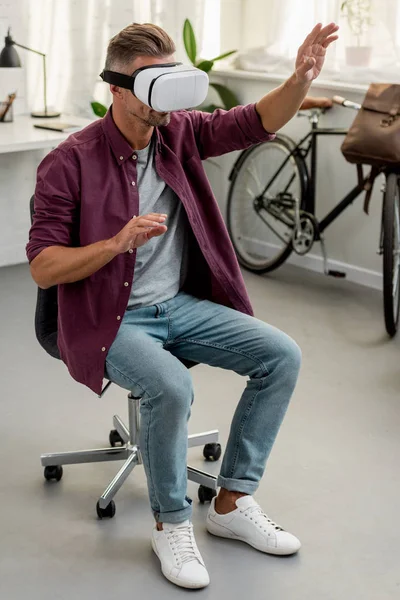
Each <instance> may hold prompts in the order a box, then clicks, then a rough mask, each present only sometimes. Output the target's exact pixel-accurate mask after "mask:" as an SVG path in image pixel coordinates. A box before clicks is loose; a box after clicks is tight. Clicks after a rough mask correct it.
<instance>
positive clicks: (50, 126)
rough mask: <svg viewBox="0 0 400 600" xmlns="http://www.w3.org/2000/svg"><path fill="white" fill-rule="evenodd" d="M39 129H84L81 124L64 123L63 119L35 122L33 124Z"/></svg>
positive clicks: (64, 131) (64, 130) (67, 131)
mask: <svg viewBox="0 0 400 600" xmlns="http://www.w3.org/2000/svg"><path fill="white" fill-rule="evenodd" d="M33 126H34V127H36V128H37V129H50V130H51V131H61V133H72V132H73V131H78V130H79V129H82V126H81V125H74V124H73V123H62V122H61V121H53V122H51V123H35V124H34V125H33Z"/></svg>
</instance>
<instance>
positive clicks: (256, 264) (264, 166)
mask: <svg viewBox="0 0 400 600" xmlns="http://www.w3.org/2000/svg"><path fill="white" fill-rule="evenodd" d="M291 145H293V147H294V143H293V142H292V141H291V140H288V141H286V140H285V139H283V138H282V137H280V136H277V137H276V138H275V139H274V140H273V141H271V142H265V143H262V144H259V145H257V146H254V147H253V148H250V149H249V150H246V151H245V152H244V153H243V154H242V155H240V157H239V160H238V161H237V163H236V165H235V168H234V175H233V177H232V181H231V185H230V188H229V194H228V206H227V225H228V231H229V234H230V237H231V240H232V243H233V246H234V249H235V251H236V255H237V257H238V260H239V263H240V264H241V265H242V266H243V267H245V268H246V269H249V270H250V271H253V272H255V273H266V272H268V271H272V270H273V269H276V268H277V267H279V266H280V265H281V264H282V263H283V262H284V261H285V260H286V259H287V258H288V257H289V255H290V254H291V252H292V246H291V238H292V235H293V224H294V214H295V213H294V210H293V207H294V206H295V200H294V199H295V198H297V199H298V201H299V208H300V209H304V204H305V186H306V182H307V169H306V165H305V162H304V159H303V158H302V157H301V156H299V155H293V156H290V158H289V160H288V161H287V163H286V165H285V166H284V167H283V169H282V170H281V172H280V173H279V174H278V175H277V176H276V178H275V179H274V181H273V182H272V184H271V186H270V187H269V189H268V190H267V192H266V193H265V194H263V191H264V189H265V187H266V186H267V184H268V182H270V181H271V179H272V178H273V176H274V175H275V174H276V173H277V171H278V170H279V168H280V167H281V166H282V164H283V163H284V161H285V159H287V157H288V156H289V155H290V152H291Z"/></svg>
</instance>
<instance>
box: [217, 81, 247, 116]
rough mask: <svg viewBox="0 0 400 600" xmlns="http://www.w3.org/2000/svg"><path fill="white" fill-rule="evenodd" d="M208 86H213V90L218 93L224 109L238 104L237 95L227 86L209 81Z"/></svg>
mask: <svg viewBox="0 0 400 600" xmlns="http://www.w3.org/2000/svg"><path fill="white" fill-rule="evenodd" d="M210 86H211V87H213V88H214V90H215V91H216V92H217V93H218V94H219V96H220V98H221V100H222V104H223V105H224V106H225V108H226V110H229V109H231V108H233V107H234V106H237V105H238V104H240V102H239V100H238V98H237V96H236V95H235V94H234V93H233V92H231V90H228V88H227V87H225V86H224V85H221V84H220V83H210Z"/></svg>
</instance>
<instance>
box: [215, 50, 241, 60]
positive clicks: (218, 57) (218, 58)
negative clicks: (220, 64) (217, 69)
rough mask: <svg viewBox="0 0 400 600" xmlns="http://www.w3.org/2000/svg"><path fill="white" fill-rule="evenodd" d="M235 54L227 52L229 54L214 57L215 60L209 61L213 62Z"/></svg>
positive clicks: (230, 51)
mask: <svg viewBox="0 0 400 600" xmlns="http://www.w3.org/2000/svg"><path fill="white" fill-rule="evenodd" d="M235 52H237V50H229V52H225V53H224V54H220V55H219V56H216V57H215V58H210V60H212V61H213V62H214V61H216V60H222V59H223V58H227V56H230V55H231V54H235Z"/></svg>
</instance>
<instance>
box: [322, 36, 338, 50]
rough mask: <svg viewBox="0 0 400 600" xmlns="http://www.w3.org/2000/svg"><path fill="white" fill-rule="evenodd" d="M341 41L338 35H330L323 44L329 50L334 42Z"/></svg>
mask: <svg viewBox="0 0 400 600" xmlns="http://www.w3.org/2000/svg"><path fill="white" fill-rule="evenodd" d="M338 39H339V36H338V35H330V36H329V37H328V38H326V40H325V42H324V43H323V44H322V46H323V47H324V48H327V47H328V46H329V44H331V43H332V42H335V41H336V40H338Z"/></svg>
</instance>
